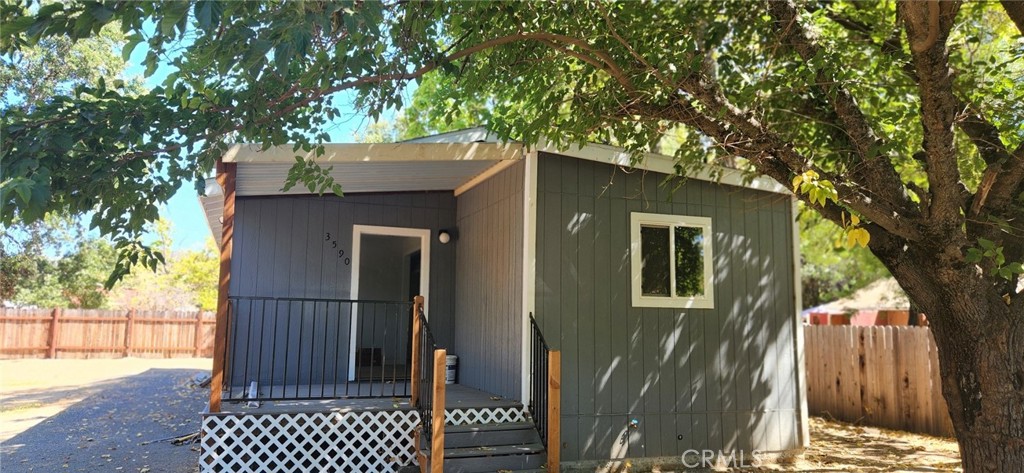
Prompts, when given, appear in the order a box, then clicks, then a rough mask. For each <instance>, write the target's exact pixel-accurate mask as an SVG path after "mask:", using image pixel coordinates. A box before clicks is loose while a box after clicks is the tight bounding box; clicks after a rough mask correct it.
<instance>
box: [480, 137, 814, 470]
mask: <svg viewBox="0 0 1024 473" xmlns="http://www.w3.org/2000/svg"><path fill="white" fill-rule="evenodd" d="M664 178H665V176H664V175H661V174H656V173H643V172H641V171H624V170H623V169H619V168H617V167H614V166H611V165H606V164H600V163H596V162H591V161H584V160H578V159H574V158H568V157H562V156H557V155H551V154H543V153H542V154H541V156H540V159H539V168H538V183H539V185H538V202H537V220H538V221H537V241H536V245H537V275H536V297H537V301H536V307H537V314H536V315H537V317H538V320H539V322H540V325H541V327H542V329H543V331H544V334H545V337H546V338H547V340H548V341H549V343H551V344H552V345H555V347H556V348H559V349H561V350H562V381H563V389H562V393H563V394H562V412H563V419H562V420H563V421H562V426H563V427H562V428H563V432H562V442H563V443H564V444H565V445H566V448H565V449H564V451H563V459H565V460H567V461H572V460H600V459H612V458H622V457H623V456H630V457H639V456H674V455H679V454H681V453H682V452H683V451H685V450H687V449H693V448H696V449H700V448H710V449H716V450H717V449H723V450H724V449H736V448H744V449H746V450H748V451H749V450H751V449H760V450H782V449H792V448H797V447H798V444H797V437H796V428H797V427H796V426H797V419H796V416H797V413H798V406H797V405H796V404H797V396H796V395H795V389H796V376H797V372H796V369H797V367H796V363H795V353H794V349H793V346H794V344H793V342H792V340H793V330H794V328H795V315H794V314H795V311H796V308H795V304H794V288H793V282H792V281H793V268H792V264H793V254H792V244H791V242H792V222H791V218H792V216H791V215H790V207H789V206H790V203H789V199H788V197H785V196H780V195H775V194H769V193H765V192H759V191H754V190H750V189H744V188H739V187H733V186H726V185H718V184H714V183H708V182H704V181H697V180H686V181H683V182H682V183H681V185H678V186H677V184H679V182H678V181H675V182H669V183H667V184H665V185H661V184H662V181H663V179H664ZM460 210H461V209H460ZM630 212H648V213H667V214H677V215H691V216H706V217H710V218H711V219H712V227H713V231H714V235H713V239H712V242H713V245H714V248H713V249H714V258H715V260H714V261H713V266H714V271H715V282H714V284H715V307H714V308H713V309H691V310H685V309H663V308H639V307H632V304H631V298H630V290H631V287H630V254H629V247H630V244H629V222H630ZM630 419H637V420H638V421H639V422H640V426H639V428H638V429H635V430H629V429H628V428H627V425H626V423H628V422H629V420H630ZM680 435H681V436H682V440H678V439H677V436H680Z"/></svg>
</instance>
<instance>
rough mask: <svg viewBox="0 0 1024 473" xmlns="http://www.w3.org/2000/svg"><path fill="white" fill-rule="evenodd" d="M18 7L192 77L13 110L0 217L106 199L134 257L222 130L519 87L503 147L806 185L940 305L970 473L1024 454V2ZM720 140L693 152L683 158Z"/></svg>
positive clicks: (32, 22)
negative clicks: (670, 141)
mask: <svg viewBox="0 0 1024 473" xmlns="http://www.w3.org/2000/svg"><path fill="white" fill-rule="evenodd" d="M2 15H3V16H2V18H0V19H2V20H3V22H4V24H5V29H4V32H3V36H2V37H0V47H2V48H3V49H4V52H6V53H11V52H12V51H17V50H18V49H19V48H22V47H24V46H25V45H28V44H32V43H35V42H38V41H39V40H41V39H43V38H49V37H53V36H60V35H71V36H72V37H73V38H84V37H90V36H93V35H94V34H95V33H96V32H97V31H99V29H100V28H101V26H102V25H103V24H105V23H106V22H110V21H115V20H116V21H120V22H121V26H122V30H123V31H126V32H128V33H129V35H128V46H127V47H126V49H127V50H129V51H130V50H132V49H133V48H134V47H135V46H136V45H137V44H140V43H143V42H144V43H145V44H146V47H147V48H148V52H147V57H146V61H145V64H146V65H147V67H148V68H149V69H150V71H152V70H155V68H156V65H157V64H158V63H159V62H160V61H161V60H165V59H164V58H167V59H166V60H165V61H166V62H167V63H168V64H169V65H171V66H172V67H173V68H174V69H176V71H175V72H174V73H172V74H171V75H170V76H169V77H168V78H167V80H166V81H165V83H164V84H163V86H162V87H158V88H154V89H153V90H152V91H149V92H148V93H146V94H142V95H139V96H130V95H128V94H126V93H125V92H124V89H123V88H122V87H121V86H119V85H118V84H111V85H103V84H101V85H100V86H98V87H95V88H81V89H79V90H78V92H79V93H77V94H76V95H73V96H68V97H60V98H59V99H54V100H53V101H52V102H50V103H48V104H46V105H43V106H40V107H37V108H36V109H34V110H32V111H30V112H24V113H22V112H17V113H10V114H8V115H5V116H4V118H3V130H2V131H3V137H2V138H0V139H2V142H0V144H2V145H3V146H2V151H0V153H2V154H0V157H2V158H3V160H4V163H5V166H4V170H3V171H2V172H3V174H2V179H0V183H2V184H0V192H3V195H2V196H0V201H2V202H3V206H4V208H3V209H2V212H0V219H2V220H3V221H9V220H10V219H12V218H13V216H14V215H15V214H18V215H21V216H23V217H24V218H26V219H28V220H31V219H33V218H38V216H39V215H41V213H42V212H44V211H46V210H55V209H59V210H65V211H69V212H84V211H86V210H90V209H96V210H95V217H94V219H93V222H94V223H95V224H96V226H97V228H99V229H100V230H101V231H103V232H104V233H106V234H111V235H113V236H114V238H115V240H116V241H118V244H119V246H121V248H122V250H124V251H123V253H122V255H123V257H124V258H125V259H124V260H122V264H121V265H120V266H119V268H123V267H126V266H127V265H128V264H129V263H130V262H131V257H132V255H135V257H136V259H137V260H140V261H143V260H144V261H143V262H146V263H147V264H148V263H149V261H148V256H147V252H146V250H145V248H141V247H132V245H131V244H130V243H129V244H126V243H123V242H131V241H132V240H131V237H132V236H133V234H134V233H133V232H136V231H137V230H138V229H139V228H141V227H142V225H143V224H144V222H145V221H147V220H152V219H154V218H155V215H156V211H155V203H156V202H160V201H163V200H166V199H167V198H168V197H169V196H170V193H171V192H173V190H174V189H176V188H177V187H178V186H180V185H182V184H183V183H184V182H186V181H189V180H193V181H197V180H198V178H199V177H201V176H202V175H203V174H204V173H205V172H207V171H208V170H209V169H210V168H211V167H212V165H213V163H214V161H215V160H216V158H217V156H219V155H220V154H221V153H222V152H223V151H224V149H225V146H226V143H227V142H229V141H237V140H244V141H255V142H260V143H263V144H264V145H267V146H270V145H277V144H284V143H287V142H294V143H296V148H297V149H299V148H305V149H307V150H311V149H312V148H314V147H316V146H317V144H318V143H319V141H320V140H324V139H326V135H325V134H324V133H323V132H322V127H323V126H324V124H325V123H327V122H328V121H330V120H332V119H333V118H334V117H335V116H337V115H338V113H339V110H338V108H337V106H336V105H335V102H336V100H337V97H338V96H337V94H338V93H339V92H343V91H352V92H355V93H356V94H357V95H358V97H359V99H358V101H357V103H358V105H359V106H361V107H363V108H364V109H365V110H366V111H367V113H368V114H369V115H370V117H371V118H372V119H376V118H378V117H379V115H380V113H381V111H382V110H386V109H389V108H400V107H401V106H402V105H403V98H402V94H401V91H402V90H403V88H404V87H405V85H406V84H407V83H408V82H409V81H412V80H416V79H419V78H421V77H423V75H424V74H426V73H428V72H431V71H440V73H443V74H447V75H450V76H452V77H455V78H457V81H458V84H459V86H460V87H461V88H463V90H473V91H476V92H477V93H480V94H483V95H484V96H499V97H508V98H509V99H510V100H512V101H513V103H515V104H516V106H515V108H514V109H513V107H512V106H511V105H510V104H508V103H496V104H495V105H494V107H493V108H492V109H491V110H490V113H491V116H490V123H489V125H490V127H491V128H492V129H493V130H494V131H495V132H497V133H498V135H499V136H500V137H502V138H504V139H518V140H522V141H524V142H526V143H528V144H530V143H535V142H537V141H538V140H539V139H540V138H541V136H545V137H546V138H547V139H549V140H551V142H553V143H554V144H555V145H557V146H569V145H571V144H574V143H580V142H583V141H586V140H589V139H592V138H593V137H595V136H596V137H597V138H598V140H599V141H604V142H611V141H614V142H616V143H618V144H620V145H622V146H624V147H626V148H627V149H628V150H630V151H632V152H634V153H635V156H637V157H638V158H639V157H640V156H641V152H642V151H644V150H647V149H650V148H652V147H653V146H655V145H656V144H657V143H658V142H659V140H660V139H661V137H662V136H663V135H664V134H665V133H666V132H667V131H669V130H673V129H676V128H677V127H680V126H682V127H685V128H686V129H688V130H689V131H690V132H692V133H694V134H695V136H696V135H699V137H700V139H701V140H702V141H703V142H705V143H708V144H710V145H712V146H713V149H714V151H715V156H721V157H732V158H734V159H736V160H737V162H740V163H744V165H749V166H750V167H751V168H752V169H754V170H756V172H757V173H759V174H763V175H767V176H770V177H771V178H773V179H775V180H777V181H778V182H781V183H785V184H786V185H791V184H793V185H794V188H795V191H796V192H797V194H798V196H799V198H800V199H801V200H803V201H804V202H805V203H806V205H808V206H809V207H810V208H813V209H814V210H815V211H817V212H818V213H820V214H821V215H822V217H823V218H825V219H828V220H830V221H832V222H834V223H836V224H837V225H839V226H840V227H841V228H842V232H843V238H844V240H845V241H847V242H848V243H850V244H857V245H861V246H865V245H866V246H867V247H868V248H869V249H870V250H871V252H872V253H873V254H875V255H876V256H877V257H878V258H879V260H880V261H881V262H882V263H883V264H884V265H885V266H886V268H887V269H888V270H889V271H890V272H891V273H892V275H893V276H894V277H895V278H896V279H897V281H898V282H899V283H900V285H901V286H902V287H903V289H904V290H905V291H906V292H907V294H908V296H909V297H910V298H911V299H912V301H913V302H914V303H915V304H916V305H917V306H919V307H920V308H921V309H922V310H923V311H924V312H926V313H927V314H928V318H929V321H930V322H931V326H932V329H933V334H934V336H935V340H936V343H937V345H938V347H939V358H940V366H941V372H942V380H943V383H942V384H943V386H942V388H943V394H944V396H945V398H946V400H947V403H948V405H949V408H950V415H951V417H952V419H953V425H954V428H955V430H956V433H957V437H958V441H959V443H960V447H961V453H962V458H963V463H964V466H965V470H966V471H969V472H975V471H992V470H995V469H999V470H1002V471H1021V470H1024V350H1022V349H1021V348H1020V347H1021V346H1022V343H1021V341H1022V340H1024V294H1021V293H1020V292H1019V291H1018V290H1017V287H1018V284H1017V282H1018V279H1019V276H1020V274H1021V273H1024V265H1022V260H1024V230H1021V229H1020V228H1019V223H1017V222H1018V220H1020V217H1022V216H1024V215H1022V213H1024V212H1022V211H1024V209H1022V207H1021V197H1022V191H1024V188H1022V182H1024V146H1022V144H1021V143H1022V141H1024V109H1022V107H1024V105H1022V104H1024V96H1022V95H1024V88H1021V87H1019V83H1020V78H1021V71H1022V69H1024V65H1022V63H1021V61H1022V57H1024V54H1022V53H1021V51H1020V43H1019V40H1017V39H1016V38H1019V37H1020V34H1021V30H1022V29H1024V4H1021V3H1016V2H1010V1H1005V2H1003V3H1002V4H996V3H963V2H959V1H945V2H934V1H931V2H911V1H898V2H896V3H884V2H883V3H878V4H866V3H860V2H838V1H837V2H800V3H794V2H793V0H778V1H769V2H764V3H761V4H759V5H757V6H755V5H752V4H749V3H746V2H703V1H694V2H648V3H638V2H636V3H605V2H597V1H595V2H578V3H563V2H552V3H505V2H500V3H483V2H477V3H419V2H394V3H377V2H360V3H354V4H346V3H339V4H334V3H323V2H303V3H273V4H262V3H260V4H257V3H250V2H218V1H198V2H169V3H163V4H151V3H141V2H115V3H94V2H87V3H86V2H83V3H75V4H68V5H46V6H44V7H42V8H38V9H36V10H33V12H32V13H29V14H26V13H25V12H24V11H23V10H21V9H11V8H5V9H4V11H3V13H2ZM146 25H156V31H154V32H152V34H150V33H147V28H146ZM242 45H245V47H241V46H242ZM704 154H705V153H703V152H701V153H694V152H693V150H692V148H691V147H689V146H683V147H680V152H679V153H677V157H678V158H679V171H680V172H682V173H686V172H687V171H689V170H692V169H693V167H695V166H703V165H704V164H705V162H706V161H708V159H706V158H702V157H701V156H702V155H704ZM711 162H712V164H713V163H714V161H713V160H712V161H711ZM67 163H75V165H73V166H70V165H66V164H67ZM154 170H157V171H158V172H153V171H154ZM323 171H324V170H323V169H320V168H318V167H317V166H315V165H313V164H310V163H298V164H296V173H295V176H296V179H297V180H301V181H304V182H306V183H307V184H309V185H312V186H315V187H316V188H318V189H320V190H329V189H331V186H330V184H332V183H331V181H330V180H329V179H326V178H325V177H324V172H323Z"/></svg>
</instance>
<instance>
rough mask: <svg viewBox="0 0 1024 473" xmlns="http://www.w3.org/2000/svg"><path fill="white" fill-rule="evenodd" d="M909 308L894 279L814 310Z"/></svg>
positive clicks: (872, 285)
mask: <svg viewBox="0 0 1024 473" xmlns="http://www.w3.org/2000/svg"><path fill="white" fill-rule="evenodd" d="M908 308H910V300H909V299H907V295H906V293H904V292H903V288H901V287H900V285H899V283H897V282H896V279H895V278H891V277H890V278H884V279H879V280H877V281H875V282H873V283H871V284H868V285H867V286H865V287H863V288H861V289H858V290H857V291H855V292H854V293H853V294H850V295H849V296H846V297H844V298H842V299H839V300H835V301H832V302H829V303H828V304H824V305H821V306H819V307H817V308H815V310H814V311H815V312H829V313H847V312H855V311H858V310H869V309H894V310H906V309H908Z"/></svg>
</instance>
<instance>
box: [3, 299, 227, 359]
mask: <svg viewBox="0 0 1024 473" xmlns="http://www.w3.org/2000/svg"><path fill="white" fill-rule="evenodd" d="M215 324H216V318H215V314H214V313H213V312H203V311H191V312H186V311H142V310H140V311H136V310H127V311H115V310H90V309H7V308H0V358H5V359H7V358H111V357H120V356H137V357H149V358H170V357H208V356H212V355H213V333H214V326H215Z"/></svg>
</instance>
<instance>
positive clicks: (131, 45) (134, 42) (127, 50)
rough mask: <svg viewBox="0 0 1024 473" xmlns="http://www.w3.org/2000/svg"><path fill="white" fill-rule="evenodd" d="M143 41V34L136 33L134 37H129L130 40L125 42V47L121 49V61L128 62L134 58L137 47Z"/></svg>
mask: <svg viewBox="0 0 1024 473" xmlns="http://www.w3.org/2000/svg"><path fill="white" fill-rule="evenodd" d="M142 41H143V38H142V35H141V34H138V33H135V34H133V35H130V36H128V38H127V39H126V40H125V43H124V47H123V48H121V59H122V60H123V61H125V62H127V61H128V59H129V58H131V57H132V51H134V50H135V47H136V46H138V45H139V43H141V42H142Z"/></svg>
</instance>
